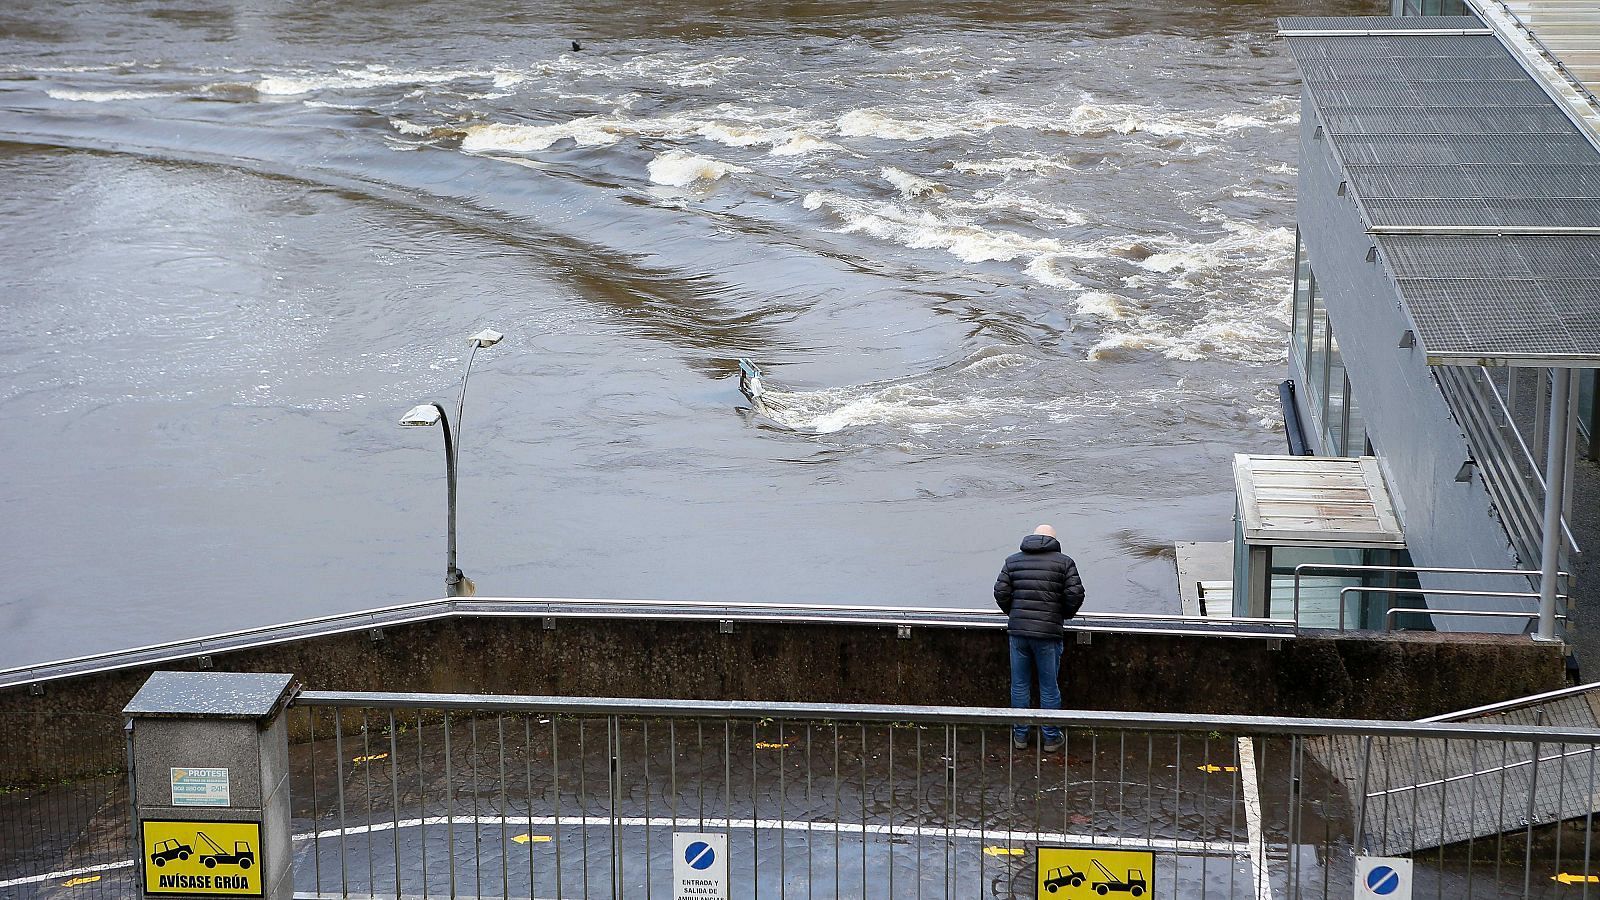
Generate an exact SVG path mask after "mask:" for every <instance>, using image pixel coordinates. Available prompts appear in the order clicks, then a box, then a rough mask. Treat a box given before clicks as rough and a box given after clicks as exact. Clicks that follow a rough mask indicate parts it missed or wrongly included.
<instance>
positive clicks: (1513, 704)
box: [1417, 681, 1600, 722]
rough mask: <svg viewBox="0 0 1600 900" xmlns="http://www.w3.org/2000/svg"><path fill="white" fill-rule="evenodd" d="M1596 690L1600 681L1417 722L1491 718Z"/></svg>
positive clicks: (1430, 717) (1489, 704)
mask: <svg viewBox="0 0 1600 900" xmlns="http://www.w3.org/2000/svg"><path fill="white" fill-rule="evenodd" d="M1597 688H1600V681H1595V682H1591V683H1589V684H1580V685H1577V686H1576V687H1564V688H1558V689H1556V690H1553V691H1545V692H1544V693H1542V694H1530V695H1529V696H1527V697H1517V698H1516V699H1513V700H1502V701H1500V702H1499V703H1488V704H1485V705H1483V706H1474V707H1473V708H1471V709H1463V710H1458V711H1456V712H1451V713H1443V714H1441V715H1437V716H1429V717H1428V718H1426V719H1418V720H1417V721H1418V722H1459V721H1462V720H1464V719H1475V718H1478V717H1479V716H1492V715H1497V714H1499V713H1506V712H1513V711H1515V710H1519V709H1526V708H1528V707H1530V706H1538V705H1540V704H1542V703H1549V702H1551V701H1553V700H1564V699H1566V698H1568V697H1575V696H1577V695H1579V694H1587V693H1588V692H1590V691H1592V690H1595V689H1597Z"/></svg>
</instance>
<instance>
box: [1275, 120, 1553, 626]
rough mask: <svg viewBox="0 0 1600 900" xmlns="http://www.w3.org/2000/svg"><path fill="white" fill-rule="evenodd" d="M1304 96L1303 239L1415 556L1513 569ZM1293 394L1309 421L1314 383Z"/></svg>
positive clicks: (1484, 603)
mask: <svg viewBox="0 0 1600 900" xmlns="http://www.w3.org/2000/svg"><path fill="white" fill-rule="evenodd" d="M1301 96H1302V100H1301V116H1300V179H1299V190H1298V195H1297V200H1296V202H1297V203H1298V213H1297V215H1298V218H1299V225H1300V239H1301V241H1302V242H1303V243H1304V245H1305V247H1306V249H1307V251H1308V252H1309V254H1310V258H1311V267H1312V270H1313V271H1314V272H1315V273H1316V276H1317V284H1318V286H1319V287H1320V288H1321V290H1322V293H1323V296H1324V299H1325V302H1326V303H1327V307H1328V317H1329V319H1330V320H1331V321H1332V322H1333V331H1334V334H1335V335H1336V336H1337V337H1338V339H1339V350H1340V353H1341V354H1342V355H1343V357H1344V361H1345V367H1346V369H1347V370H1348V373H1349V378H1350V384H1351V386H1352V387H1353V389H1354V391H1355V397H1356V403H1357V405H1358V406H1359V407H1360V409H1361V412H1362V414H1363V415H1364V416H1365V418H1366V422H1367V432H1368V434H1369V436H1370V437H1371V440H1372V446H1373V449H1374V451H1375V452H1376V454H1377V456H1378V461H1379V464H1380V465H1381V467H1382V469H1383V473H1384V478H1385V480H1386V481H1387V483H1388V486H1389V490H1390V492H1391V493H1392V494H1393V495H1394V500H1395V505H1396V512H1397V513H1398V514H1399V516H1400V521H1401V524H1402V525H1403V526H1404V528H1405V533H1406V544H1407V546H1408V547H1410V549H1411V556H1412V559H1413V560H1414V561H1415V562H1416V564H1417V565H1419V566H1444V567H1460V568H1488V569H1503V568H1514V567H1515V566H1516V555H1515V554H1514V553H1513V552H1512V549H1511V542H1510V540H1509V539H1508V538H1507V536H1506V532H1505V528H1504V526H1502V525H1501V523H1500V519H1499V516H1498V514H1497V513H1496V512H1495V510H1494V507H1493V505H1492V504H1491V502H1490V499H1489V493H1488V491H1487V490H1486V489H1485V488H1484V486H1483V482H1482V480H1481V479H1480V478H1479V477H1477V476H1476V475H1475V476H1474V477H1473V479H1472V480H1471V481H1469V482H1458V481H1456V480H1455V476H1456V472H1457V470H1458V469H1460V467H1461V463H1462V462H1463V461H1465V460H1467V459H1469V458H1471V457H1472V455H1473V454H1472V450H1471V448H1470V446H1469V445H1468V443H1467V438H1466V436H1465V435H1464V434H1463V433H1462V431H1461V428H1460V426H1458V425H1457V424H1456V421H1455V418H1454V416H1453V415H1452V413H1451V411H1450V407H1449V405H1448V404H1447V403H1445V399H1444V394H1443V393H1442V392H1441V391H1440V388H1439V384H1438V381H1437V380H1436V379H1435V377H1434V372H1433V370H1432V368H1431V367H1430V366H1428V365H1427V362H1426V360H1425V358H1424V357H1423V353H1422V350H1421V349H1420V348H1418V347H1412V348H1410V349H1402V348H1401V347H1400V337H1401V335H1403V334H1404V333H1405V332H1406V331H1407V330H1409V329H1411V328H1412V325H1411V321H1410V318H1409V316H1408V315H1407V313H1406V311H1405V309H1404V308H1403V306H1402V305H1401V302H1400V292H1399V288H1398V286H1397V285H1396V284H1395V282H1394V279H1393V277H1392V276H1391V275H1390V273H1389V271H1388V269H1387V267H1386V265H1385V263H1384V260H1383V258H1382V255H1381V254H1380V255H1379V257H1378V259H1377V261H1376V262H1367V250H1368V248H1369V247H1371V246H1373V244H1374V243H1375V241H1374V240H1373V239H1372V238H1371V236H1369V235H1368V234H1367V229H1366V225H1365V224H1363V222H1362V220H1361V215H1360V211H1359V209H1358V207H1357V206H1356V202H1355V195H1354V194H1353V193H1351V192H1346V194H1345V195H1344V196H1342V197H1341V196H1339V194H1338V188H1339V182H1340V181H1342V180H1344V176H1343V175H1342V174H1341V173H1340V171H1339V168H1338V165H1337V163H1336V161H1335V159H1334V157H1333V154H1332V151H1331V148H1330V144H1331V142H1330V141H1329V140H1327V138H1326V137H1323V138H1317V137H1315V135H1314V130H1315V128H1316V125H1317V121H1316V113H1315V109H1314V108H1313V107H1312V105H1311V102H1310V99H1309V94H1306V93H1304V92H1302V95H1301ZM1293 372H1294V375H1293V377H1295V379H1296V380H1297V382H1302V381H1303V380H1304V378H1305V374H1304V372H1301V371H1300V370H1299V369H1298V366H1296V367H1295V368H1294V369H1293ZM1296 397H1297V398H1298V399H1297V402H1299V403H1300V404H1301V415H1302V416H1304V417H1306V419H1307V421H1313V420H1312V419H1311V418H1310V414H1309V411H1308V410H1307V409H1306V403H1307V402H1308V401H1309V393H1308V392H1307V391H1303V390H1302V391H1297V392H1296ZM1317 424H1318V425H1320V422H1319V423H1317ZM1307 430H1308V431H1312V430H1315V429H1312V428H1308V429H1307ZM1313 440H1314V441H1315V440H1316V439H1315V438H1313ZM1423 585H1424V586H1425V587H1436V588H1476V589H1484V588H1485V587H1486V584H1485V579H1484V578H1482V577H1480V576H1473V577H1467V578H1464V579H1459V580H1451V579H1449V578H1448V577H1445V576H1427V577H1424V578H1423ZM1488 587H1489V588H1490V589H1501V590H1511V591H1526V590H1528V585H1527V581H1526V580H1525V579H1518V578H1506V579H1501V580H1499V581H1497V582H1495V583H1493V584H1491V585H1488ZM1450 599H1451V605H1452V606H1454V605H1456V604H1458V603H1459V604H1462V605H1463V606H1464V607H1466V608H1480V609H1506V608H1510V607H1512V604H1513V601H1511V600H1501V599H1489V598H1484V599H1476V598H1450ZM1436 605H1442V604H1436ZM1458 608H1459V607H1458ZM1529 608H1531V606H1530V607H1529ZM1449 624H1450V627H1459V628H1469V629H1474V630H1516V631H1521V630H1522V623H1521V622H1518V621H1515V620H1499V619H1466V618H1465V617H1459V618H1458V620H1457V621H1454V622H1451V623H1449Z"/></svg>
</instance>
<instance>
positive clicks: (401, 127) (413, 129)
mask: <svg viewBox="0 0 1600 900" xmlns="http://www.w3.org/2000/svg"><path fill="white" fill-rule="evenodd" d="M389 124H390V125H391V126H393V128H394V130H395V131H398V132H400V133H401V134H418V135H422V134H432V133H433V129H432V128H430V127H429V126H427V125H418V124H416V123H414V122H407V121H406V120H404V119H390V120H389Z"/></svg>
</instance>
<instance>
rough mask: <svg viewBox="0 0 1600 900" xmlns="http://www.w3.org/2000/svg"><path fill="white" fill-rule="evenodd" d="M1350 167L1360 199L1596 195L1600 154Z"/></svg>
mask: <svg viewBox="0 0 1600 900" xmlns="http://www.w3.org/2000/svg"><path fill="white" fill-rule="evenodd" d="M1348 170H1349V172H1350V176H1351V179H1352V180H1353V181H1354V182H1355V187H1356V193H1357V194H1358V195H1359V196H1360V197H1361V198H1362V199H1363V200H1382V199H1405V200H1454V199H1486V200H1519V199H1536V198H1550V199H1594V198H1600V159H1596V160H1595V164H1593V165H1587V166H1557V165H1506V164H1499V165H1473V166H1463V165H1453V166H1452V165H1434V166H1394V165H1388V166H1357V165H1352V166H1350V167H1349V169H1348Z"/></svg>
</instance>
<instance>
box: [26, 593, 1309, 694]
mask: <svg viewBox="0 0 1600 900" xmlns="http://www.w3.org/2000/svg"><path fill="white" fill-rule="evenodd" d="M451 616H464V617H495V616H505V617H508V618H520V617H530V618H531V617H544V618H598V617H604V618H619V619H620V618H631V619H641V618H643V619H664V618H673V619H684V620H710V619H718V620H720V619H733V620H738V621H746V622H790V621H803V622H808V623H813V624H867V625H874V624H877V625H885V626H889V625H907V626H913V625H914V626H920V627H957V628H980V629H1002V628H1004V627H1005V626H1006V622H1005V619H1004V618H1003V617H1002V616H1001V615H1000V614H999V613H998V611H997V610H994V609H993V608H970V607H968V608H960V607H932V606H865V605H849V604H799V603H779V602H751V603H740V604H725V603H716V602H712V601H705V600H615V599H597V598H528V597H460V598H448V599H434V600H425V601H419V602H414V603H403V604H395V605H391V606H382V607H377V608H374V609H370V610H361V611H357V612H351V613H337V614H332V615H326V616H316V617H312V618H307V619H298V620H294V621H290V622H284V623H280V624H277V625H265V626H257V627H254V628H245V629H239V630H235V631H228V632H221V633H218V634H212V635H205V636H202V637H198V638H188V639H183V640H177V641H167V642H164V643H159V644H148V645H145V646H141V647H134V648H131V649H126V650H115V651H109V652H106V653H97V654H89V655H85V656H78V657H72V658H68V659H61V660H52V661H48V662H42V663H34V664H30V665H23V666H16V667H12V668H8V669H0V688H5V687H14V686H18V685H24V684H38V683H42V682H44V681H49V680H54V679H58V678H65V677H77V676H83V675H93V674H98V673H102V672H109V671H115V670H117V669H123V668H131V667H133V666H139V665H152V664H159V663H163V662H171V661H175V660H181V659H188V658H191V657H194V656H199V655H204V654H207V653H214V652H222V651H237V650H251V649H256V648H260V647H268V646H274V645H278V644H284V643H287V642H290V641H295V640H303V639H307V638H316V637H332V636H336V635H340V634H348V633H351V632H354V631H361V630H364V629H369V628H379V627H386V626H391V625H409V624H415V623H418V622H426V621H431V620H434V619H441V618H448V617H451ZM1079 619H1081V620H1083V621H1082V624H1071V625H1069V626H1068V630H1069V631H1087V632H1115V631H1124V630H1130V628H1129V626H1134V625H1135V623H1141V622H1143V623H1149V625H1148V626H1147V627H1139V628H1137V630H1139V631H1142V632H1149V633H1155V634H1163V635H1172V636H1186V637H1196V636H1224V637H1227V636H1234V637H1258V638H1259V637H1274V638H1276V637H1282V636H1284V635H1285V634H1286V633H1288V631H1289V628H1290V623H1286V622H1284V621H1283V620H1281V619H1265V618H1249V617H1225V616H1213V617H1199V616H1182V615H1170V614H1161V613H1137V612H1130V613H1114V612H1080V613H1079V614H1078V616H1077V617H1076V618H1075V620H1074V622H1076V621H1077V620H1079ZM1118 623H1123V627H1118Z"/></svg>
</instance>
